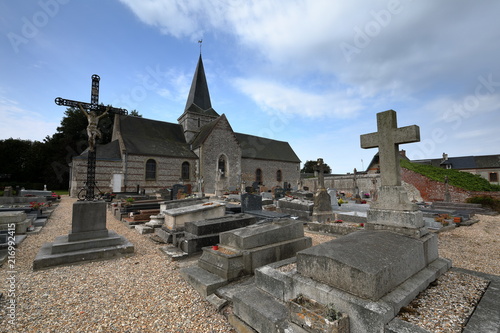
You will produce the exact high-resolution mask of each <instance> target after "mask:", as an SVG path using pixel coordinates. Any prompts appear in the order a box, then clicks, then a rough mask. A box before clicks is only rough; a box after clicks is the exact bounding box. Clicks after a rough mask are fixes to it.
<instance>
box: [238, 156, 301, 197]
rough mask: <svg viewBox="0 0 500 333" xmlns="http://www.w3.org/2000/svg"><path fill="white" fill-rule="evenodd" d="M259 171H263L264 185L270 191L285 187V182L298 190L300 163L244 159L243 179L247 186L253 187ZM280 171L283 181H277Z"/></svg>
mask: <svg viewBox="0 0 500 333" xmlns="http://www.w3.org/2000/svg"><path fill="white" fill-rule="evenodd" d="M257 169H260V170H262V184H263V185H264V186H266V187H267V188H268V189H271V188H273V187H275V186H280V187H283V186H284V182H287V183H289V184H291V186H292V188H296V186H297V184H298V182H299V180H300V163H293V162H281V161H268V160H258V159H253V158H242V159H241V179H242V181H244V182H245V183H246V186H252V184H253V182H255V180H256V171H257ZM278 170H281V181H278V180H277V174H278Z"/></svg>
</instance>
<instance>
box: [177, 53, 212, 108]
mask: <svg viewBox="0 0 500 333" xmlns="http://www.w3.org/2000/svg"><path fill="white" fill-rule="evenodd" d="M184 111H185V112H187V111H191V112H197V113H204V114H208V115H212V116H219V115H218V114H217V112H215V110H214V109H212V103H211V101H210V93H209V92H208V84H207V78H206V77H205V69H204V67H203V60H202V59H201V54H200V58H199V59H198V64H197V65H196V70H195V72H194V76H193V82H192V83H191V89H190V90H189V95H188V99H187V101H186V107H185V110H184Z"/></svg>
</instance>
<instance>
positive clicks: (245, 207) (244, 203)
mask: <svg viewBox="0 0 500 333" xmlns="http://www.w3.org/2000/svg"><path fill="white" fill-rule="evenodd" d="M254 210H262V197H261V196H260V195H255V194H251V193H243V194H242V195H241V212H242V213H244V212H248V211H254Z"/></svg>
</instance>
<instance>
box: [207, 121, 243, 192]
mask: <svg viewBox="0 0 500 333" xmlns="http://www.w3.org/2000/svg"><path fill="white" fill-rule="evenodd" d="M221 155H224V157H225V159H226V174H225V175H224V177H223V178H222V181H223V185H222V190H229V189H232V188H235V189H239V181H240V174H241V148H240V145H239V144H238V141H237V140H236V137H235V136H234V133H233V131H232V129H231V126H230V125H229V123H228V122H227V119H226V118H225V117H223V118H221V119H219V121H218V123H217V125H216V126H215V127H214V128H213V130H212V132H211V133H210V135H209V136H208V137H207V139H206V140H205V142H204V143H203V146H202V147H201V164H202V165H201V168H202V176H203V181H204V189H205V192H206V193H215V182H216V177H217V169H218V163H219V158H220V156H221Z"/></svg>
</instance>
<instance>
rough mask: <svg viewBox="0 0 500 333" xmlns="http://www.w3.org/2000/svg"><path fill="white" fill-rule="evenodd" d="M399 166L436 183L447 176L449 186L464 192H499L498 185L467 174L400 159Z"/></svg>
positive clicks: (499, 187)
mask: <svg viewBox="0 0 500 333" xmlns="http://www.w3.org/2000/svg"><path fill="white" fill-rule="evenodd" d="M401 166H402V167H403V168H405V169H408V170H411V171H414V172H416V173H419V174H421V175H423V176H426V177H427V178H430V179H432V180H435V181H438V182H444V177H445V176H448V183H449V184H450V185H453V186H456V187H460V188H462V189H464V190H468V191H500V185H494V184H490V182H489V181H487V180H486V179H484V178H483V177H481V176H479V175H474V174H472V173H469V172H463V171H458V170H453V169H443V168H437V167H434V166H432V165H425V164H417V163H411V162H409V161H407V160H404V159H401Z"/></svg>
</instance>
